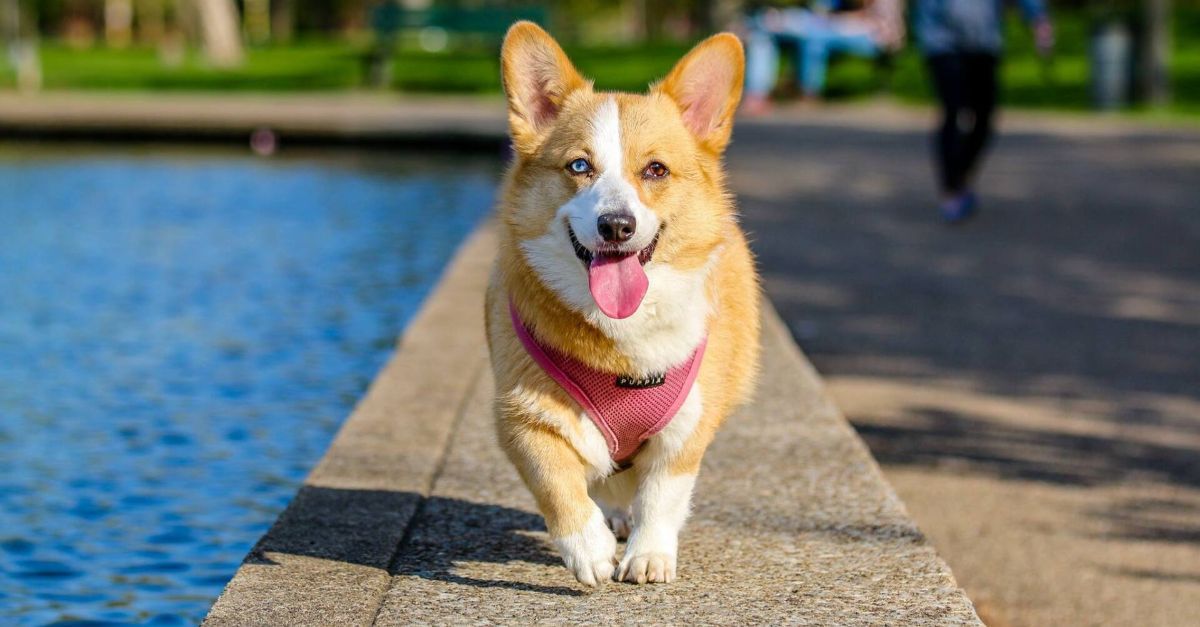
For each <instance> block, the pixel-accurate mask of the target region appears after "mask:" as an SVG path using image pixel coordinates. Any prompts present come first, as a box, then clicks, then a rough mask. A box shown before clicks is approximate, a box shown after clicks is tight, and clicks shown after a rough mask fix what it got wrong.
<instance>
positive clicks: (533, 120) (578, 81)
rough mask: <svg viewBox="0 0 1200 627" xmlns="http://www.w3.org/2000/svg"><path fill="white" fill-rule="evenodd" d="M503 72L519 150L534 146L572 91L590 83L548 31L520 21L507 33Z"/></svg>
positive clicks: (512, 126) (502, 55)
mask: <svg viewBox="0 0 1200 627" xmlns="http://www.w3.org/2000/svg"><path fill="white" fill-rule="evenodd" d="M500 76H501V79H502V80H503V81H504V93H505V95H506V96H507V97H508V125H509V130H510V132H511V133H512V138H513V143H514V144H515V145H516V147H517V150H519V151H528V150H532V149H533V148H534V147H535V146H536V144H537V143H538V142H537V140H538V139H539V137H540V136H541V134H542V133H543V132H544V131H545V130H546V129H547V128H548V127H549V125H550V123H551V122H553V121H554V119H555V118H556V117H558V113H559V111H560V110H561V109H562V105H563V102H564V101H565V100H566V99H567V96H568V95H570V94H571V92H573V91H575V90H577V89H581V88H586V87H589V84H588V82H587V81H585V80H584V79H583V77H582V76H580V75H579V72H577V71H575V66H573V65H571V60H570V59H568V58H567V55H566V53H564V52H563V50H562V48H560V47H559V45H558V43H557V42H555V41H554V38H553V37H551V36H550V35H549V34H548V33H546V31H544V30H542V29H541V27H539V26H538V25H537V24H534V23H533V22H525V21H522V22H517V23H516V24H513V25H512V27H511V28H509V29H508V34H507V35H505V36H504V46H503V48H502V49H501V51H500Z"/></svg>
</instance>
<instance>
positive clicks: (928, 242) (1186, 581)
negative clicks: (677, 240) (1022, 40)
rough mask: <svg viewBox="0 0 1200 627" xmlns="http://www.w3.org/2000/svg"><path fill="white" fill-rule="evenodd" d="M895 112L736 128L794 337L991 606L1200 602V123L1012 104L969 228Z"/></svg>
mask: <svg viewBox="0 0 1200 627" xmlns="http://www.w3.org/2000/svg"><path fill="white" fill-rule="evenodd" d="M878 113H879V114H878V115H875V116H872V115H859V116H858V117H859V119H857V120H855V119H849V120H847V119H846V118H847V115H846V114H845V113H844V112H843V113H837V112H834V113H827V114H818V115H816V116H809V115H808V114H806V113H799V114H797V113H796V112H787V111H785V112H782V113H781V114H779V115H777V116H775V117H773V118H768V119H765V120H761V121H756V122H754V123H750V124H742V125H741V126H740V127H739V128H738V131H737V133H736V134H735V142H734V145H733V147H732V150H731V153H730V156H729V160H730V163H731V165H732V170H733V177H732V181H733V185H734V187H735V188H736V189H737V191H738V195H739V200H740V202H741V206H742V208H743V211H744V214H745V223H746V225H747V226H748V228H749V230H750V231H751V233H752V238H753V246H754V249H755V251H756V252H757V254H758V259H759V262H760V264H761V267H762V270H763V272H764V275H765V278H766V287H767V291H768V293H769V294H770V296H771V298H772V300H773V301H774V302H775V304H776V306H777V307H778V308H779V311H780V314H781V315H782V316H783V318H784V319H785V320H786V322H787V324H788V326H789V328H790V329H791V331H792V333H793V335H794V336H795V337H796V338H797V340H798V341H799V343H800V344H801V346H802V347H803V348H804V349H805V351H806V353H807V354H808V355H810V357H811V358H812V360H813V362H814V364H815V365H816V367H817V369H818V370H819V371H820V372H821V374H822V375H823V377H825V380H826V381H827V383H828V386H829V389H830V391H831V393H832V394H833V397H834V399H835V401H836V402H837V403H838V405H839V406H840V407H841V408H842V409H843V411H845V413H846V414H847V416H848V418H849V419H850V420H851V421H852V423H853V424H854V425H855V427H856V428H857V429H858V431H859V433H860V434H861V435H862V436H863V437H864V438H865V440H866V441H867V443H868V445H869V446H870V447H871V451H872V453H873V454H874V455H875V456H876V458H877V459H878V460H879V461H880V463H881V464H882V466H883V469H884V473H885V475H886V476H887V478H888V480H889V481H890V482H891V483H892V484H893V485H894V486H895V487H896V489H897V491H898V492H899V494H900V496H901V498H902V499H903V500H904V502H905V503H906V505H907V506H908V508H909V511H910V512H911V513H912V514H913V516H914V517H915V518H916V520H917V522H918V524H919V525H920V527H921V528H922V529H923V530H924V531H925V532H926V533H928V534H929V536H930V538H931V539H932V540H933V542H934V544H935V546H936V547H937V548H938V551H939V552H940V553H941V554H942V555H943V556H944V557H945V558H946V559H947V561H948V562H949V564H950V566H951V568H952V569H953V571H954V573H955V575H956V576H957V577H958V579H959V581H960V583H962V585H963V586H964V588H965V589H966V591H967V593H968V595H969V596H970V597H971V598H972V600H974V601H975V603H976V605H977V606H978V608H979V611H980V615H981V616H982V617H983V618H984V620H985V621H986V622H988V623H989V624H992V625H1031V626H1033V625H1067V624H1070V625H1196V624H1200V134H1197V133H1195V132H1191V131H1181V130H1173V131H1171V130H1164V129H1137V128H1131V127H1128V126H1122V125H1120V124H1116V125H1114V124H1110V123H1108V122H1106V121H1104V120H1100V119H1091V120H1090V121H1081V120H1079V119H1076V120H1074V121H1072V122H1070V123H1066V124H1058V123H1056V118H1054V117H1053V116H1051V117H1046V118H1037V117H1030V116H1014V118H1012V119H1009V120H1007V121H1002V123H1001V128H1002V130H1004V131H1005V132H1004V133H1003V135H1002V137H1001V139H1000V141H999V142H998V143H997V144H996V145H995V149H994V151H993V153H992V154H991V156H990V158H989V159H988V162H987V164H986V167H985V170H984V172H983V177H982V179H981V184H980V194H981V198H982V208H983V210H982V214H981V215H980V216H979V218H978V220H977V221H975V222H973V223H971V224H968V225H965V226H963V227H960V228H947V227H944V226H942V225H940V224H938V222H937V220H936V214H935V210H934V208H933V202H934V190H933V189H932V180H933V177H932V171H931V165H930V159H929V156H928V153H927V145H928V142H927V135H926V131H925V129H926V128H927V123H928V122H929V120H928V117H927V116H926V115H924V114H920V113H916V114H914V113H911V112H907V113H906V112H896V113H889V112H887V111H886V110H885V111H880V112H878ZM831 117H833V118H840V119H834V120H833V122H830V121H829V118H831ZM851 117H853V116H851Z"/></svg>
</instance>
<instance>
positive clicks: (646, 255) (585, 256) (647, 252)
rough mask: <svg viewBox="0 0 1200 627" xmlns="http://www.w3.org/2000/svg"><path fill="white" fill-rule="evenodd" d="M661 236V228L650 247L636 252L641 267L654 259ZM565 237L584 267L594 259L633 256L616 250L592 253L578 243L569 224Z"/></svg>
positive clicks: (589, 264)
mask: <svg viewBox="0 0 1200 627" xmlns="http://www.w3.org/2000/svg"><path fill="white" fill-rule="evenodd" d="M661 234H662V227H659V229H658V232H657V233H655V234H654V239H652V240H650V245H649V246H646V247H645V248H643V249H641V250H639V251H638V252H637V259H638V262H639V263H640V264H642V265H643V266H644V265H646V264H648V263H650V260H651V259H653V258H654V249H655V248H657V247H658V236H659V235H661ZM567 237H570V238H571V247H572V248H574V249H575V256H576V257H577V258H579V261H582V262H583V265H584V266H585V267H590V266H591V265H592V260H593V259H595V258H596V257H615V258H622V257H626V256H628V255H632V254H633V253H630V252H625V251H622V250H618V249H616V248H612V249H602V250H598V251H596V252H594V253H593V252H592V251H591V250H590V249H589V248H588V247H587V246H584V245H583V244H580V243H579V239H578V238H577V237H575V229H572V228H571V225H570V224H568V225H567Z"/></svg>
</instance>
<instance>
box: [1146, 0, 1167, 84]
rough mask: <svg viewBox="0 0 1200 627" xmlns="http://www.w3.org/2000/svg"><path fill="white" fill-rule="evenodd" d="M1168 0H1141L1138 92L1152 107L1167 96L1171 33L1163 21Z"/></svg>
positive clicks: (1164, 20)
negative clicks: (1142, 16) (1139, 78)
mask: <svg viewBox="0 0 1200 627" xmlns="http://www.w3.org/2000/svg"><path fill="white" fill-rule="evenodd" d="M1170 4H1171V3H1170V1H1169V0H1143V7H1144V9H1143V10H1144V12H1145V17H1144V18H1143V19H1144V22H1145V37H1144V38H1143V41H1142V53H1141V59H1142V68H1141V70H1142V71H1141V74H1142V85H1141V88H1142V94H1143V95H1144V97H1145V98H1146V102H1148V103H1149V104H1150V106H1152V107H1162V106H1164V105H1166V104H1167V101H1168V100H1169V99H1170V96H1171V94H1170V84H1169V80H1168V76H1169V73H1168V72H1169V69H1170V60H1169V55H1170V50H1171V39H1170V38H1171V35H1170V28H1169V26H1168V24H1167V21H1168V18H1169V16H1170V11H1171V8H1170Z"/></svg>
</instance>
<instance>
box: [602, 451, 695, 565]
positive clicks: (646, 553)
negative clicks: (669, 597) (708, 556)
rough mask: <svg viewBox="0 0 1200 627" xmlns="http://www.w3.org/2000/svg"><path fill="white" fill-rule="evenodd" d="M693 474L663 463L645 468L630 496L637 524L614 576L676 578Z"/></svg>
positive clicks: (690, 498)
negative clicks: (680, 532)
mask: <svg viewBox="0 0 1200 627" xmlns="http://www.w3.org/2000/svg"><path fill="white" fill-rule="evenodd" d="M695 485H696V475H695V474H673V473H672V472H671V471H670V469H669V468H668V467H666V466H665V465H654V466H651V467H650V468H648V469H647V472H645V474H644V475H643V476H642V477H641V481H639V483H638V490H637V496H635V497H634V499H633V518H634V520H635V521H636V524H635V525H634V528H633V533H632V534H631V535H630V536H629V544H628V546H627V547H626V548H625V556H624V558H623V559H622V560H621V565H620V567H619V569H618V570H617V578H618V579H621V580H624V581H629V582H632V583H647V582H649V583H670V582H672V581H674V580H675V562H676V556H677V555H678V552H679V531H680V530H681V529H683V523H684V522H686V521H687V517H688V513H689V511H690V509H691V501H692V488H693V486H695Z"/></svg>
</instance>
